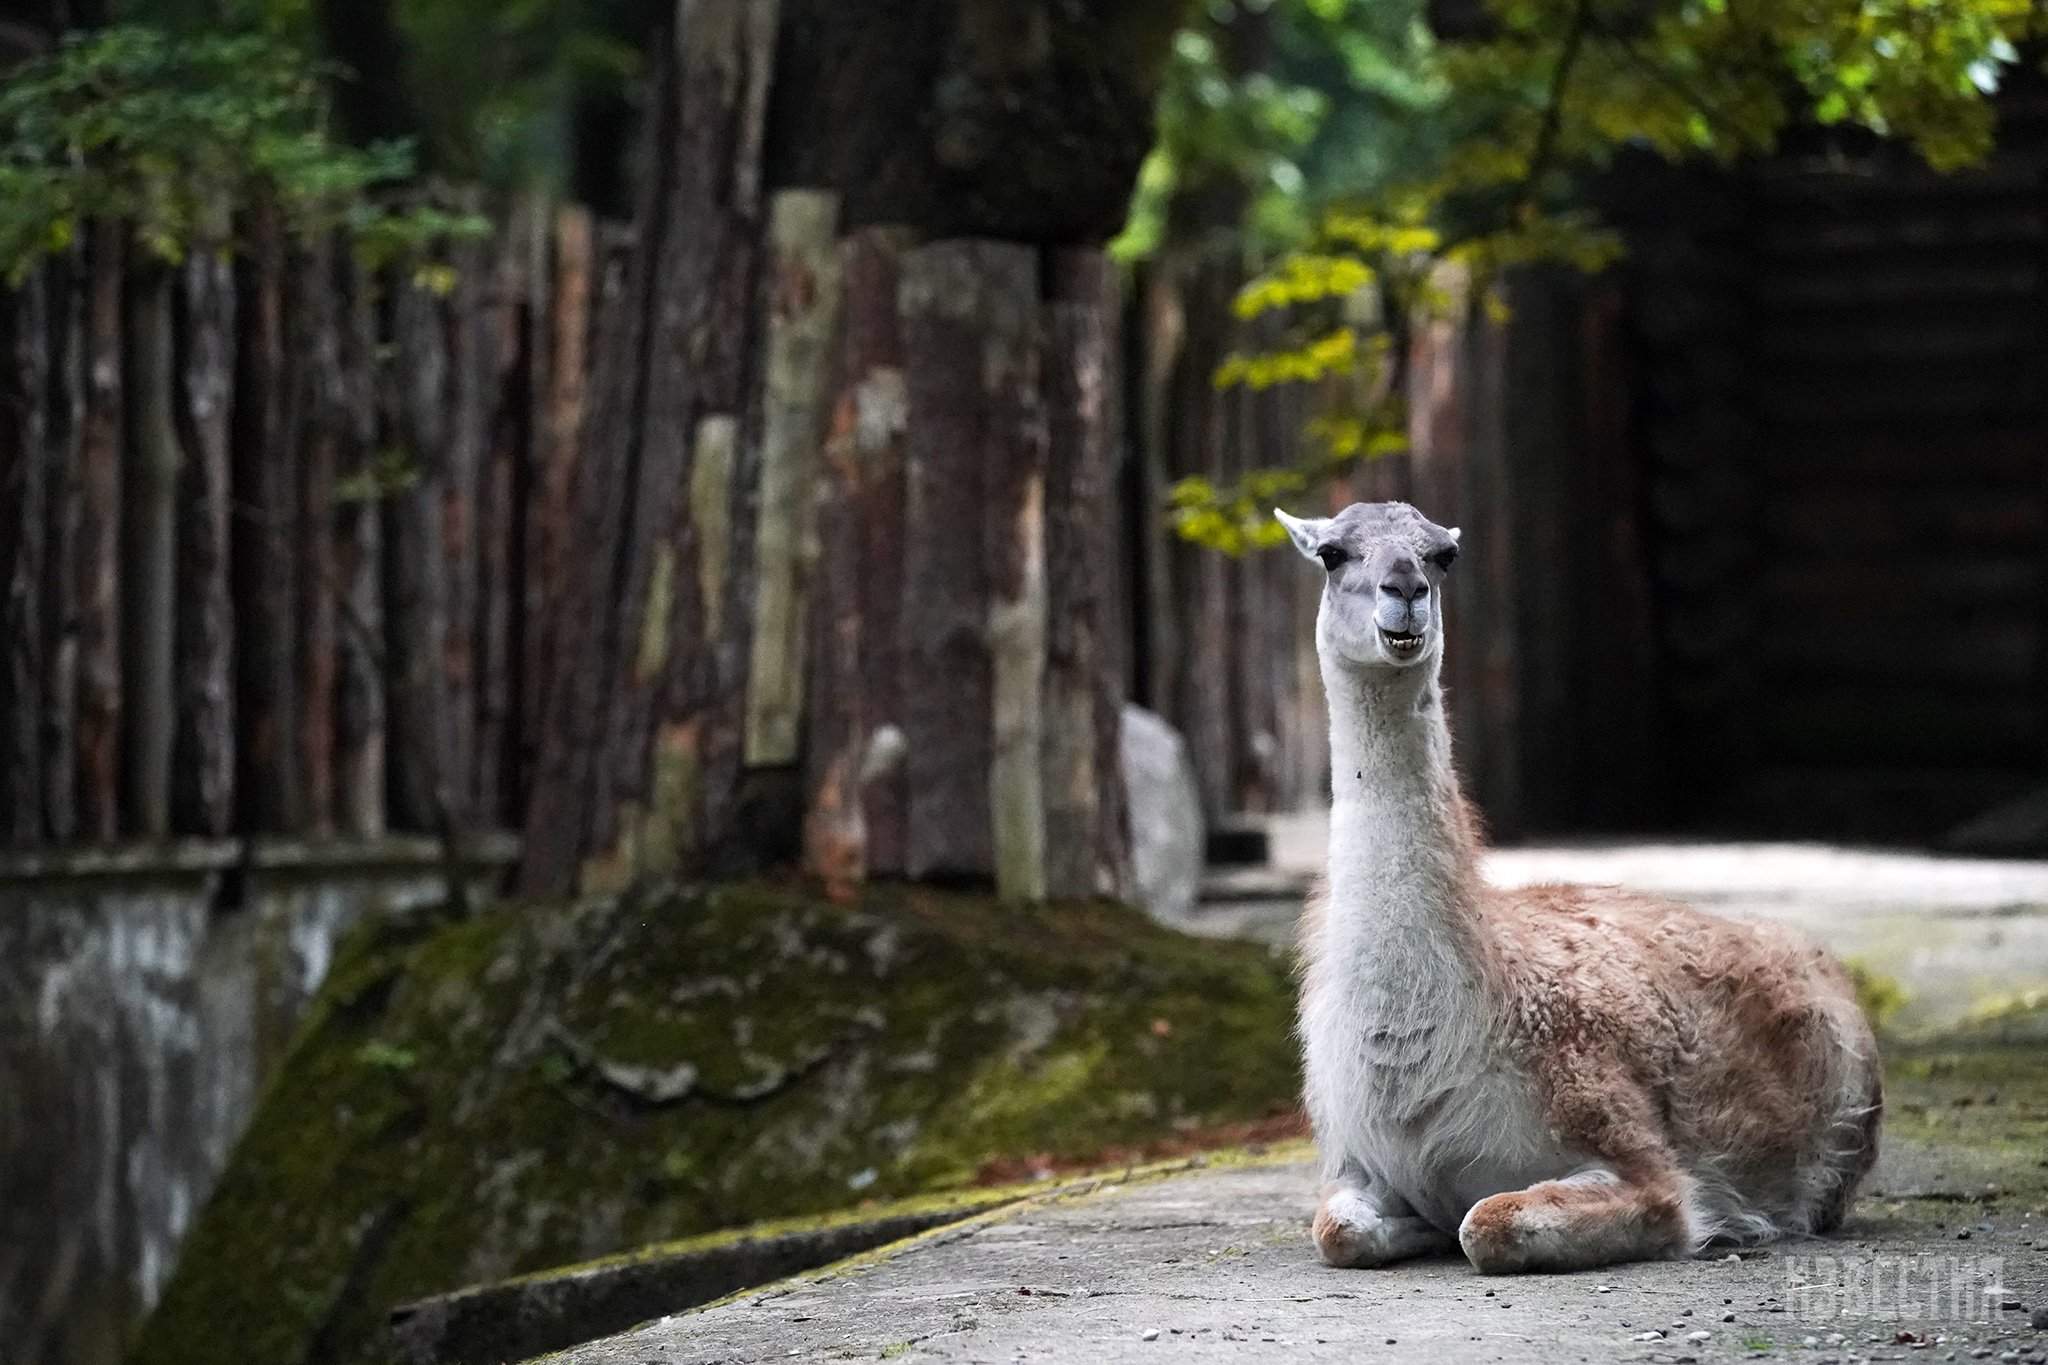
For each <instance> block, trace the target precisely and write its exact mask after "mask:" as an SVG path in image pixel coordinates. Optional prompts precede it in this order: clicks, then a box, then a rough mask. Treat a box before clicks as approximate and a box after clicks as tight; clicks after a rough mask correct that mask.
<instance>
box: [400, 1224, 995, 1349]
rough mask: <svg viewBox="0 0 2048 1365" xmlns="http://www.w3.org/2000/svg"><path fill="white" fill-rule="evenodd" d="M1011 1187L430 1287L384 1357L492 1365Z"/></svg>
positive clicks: (794, 1268)
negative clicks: (433, 1290)
mask: <svg viewBox="0 0 2048 1365" xmlns="http://www.w3.org/2000/svg"><path fill="white" fill-rule="evenodd" d="M1021 1194H1022V1192H1021V1191H1019V1190H1017V1189H1015V1188H1011V1189H1009V1190H988V1191H970V1192H967V1193H963V1194H958V1195H954V1196H951V1197H942V1198H936V1199H921V1200H907V1201H903V1202H901V1203H897V1204H887V1205H883V1206H881V1207H878V1208H875V1209H871V1210H863V1211H861V1212H859V1213H853V1214H840V1215H834V1216H828V1217H825V1218H816V1219H803V1220H797V1221H794V1222H789V1223H779V1224H764V1225H757V1226H755V1227H751V1228H745V1229H740V1230H738V1231H736V1232H728V1233H713V1234H711V1235H709V1236H705V1237H696V1238H691V1239H689V1240H688V1241H684V1242H675V1243H669V1244H666V1245H662V1246H654V1247H648V1248H645V1249H643V1250H640V1251H635V1252H629V1253H627V1254H625V1255H623V1256H612V1257H606V1258H604V1259H602V1260H597V1261H592V1262H589V1263H587V1264H585V1265H580V1266H569V1267H566V1268H563V1269H560V1270H554V1271H543V1272H541V1273H538V1274H534V1275H523V1276H520V1277H518V1278H516V1279H511V1280H502V1281H500V1282H498V1283H496V1284H488V1285H479V1286H477V1287H476V1288H473V1289H464V1290H459V1291H457V1292H455V1293H453V1294H439V1295H436V1296H434V1297H433V1298H429V1299H422V1300H419V1301H418V1302H416V1303H409V1304H404V1305H401V1306H400V1307H398V1308H396V1309H394V1310H393V1311H392V1314H391V1335H392V1344H393V1347H394V1354H395V1355H396V1356H397V1358H398V1360H400V1361H402V1362H404V1365H496V1363H497V1362H500V1361H506V1360H517V1359H521V1358H523V1357H525V1356H529V1355H537V1354H539V1353H540V1352H542V1351H550V1350H554V1349H556V1348H558V1347H563V1346H573V1345H576V1344H577V1343H579V1342H584V1341H589V1340H592V1339H593V1338H596V1337H602V1336H609V1335H611V1334H612V1333H614V1332H619V1331H623V1330H625V1329H626V1328H628V1327H631V1326H633V1325H634V1324H636V1323H640V1322H645V1321H647V1320H648V1319H650V1318H656V1317H660V1316H661V1315H663V1314H665V1313H673V1312H676V1311H678V1310H680V1309H684V1308H694V1307H696V1306H697V1305H698V1304H701V1303H709V1302H710V1301H711V1300H713V1299H716V1298H721V1297H723V1296H725V1295H727V1294H730V1293H732V1292H733V1291H735V1290H738V1289H745V1288H747V1287H748V1286H750V1285H758V1284H765V1283H767V1282H769V1281H770V1280H775V1279H780V1278H782V1277H783V1276H785V1275H792V1274H796V1273H798V1272H799V1271H804V1270H811V1269H815V1268H816V1267H818V1266H822V1265H826V1264H828V1263H830V1262H832V1261H837V1260H839V1259H841V1258H843V1257H847V1256H852V1255H855V1254H857V1253H859V1252H863V1251H867V1250H870V1249H871V1248H874V1247H878V1246H883V1245H886V1244H887V1243H890V1242H895V1241H900V1240H902V1239H903V1238H906V1237H913V1236H916V1235H917V1234H918V1233H920V1232H924V1231H926V1230H928V1229H930V1228H935V1227H943V1226H945V1225H947V1224H949V1223H957V1222H961V1221H962V1220H964V1219H967V1218H971V1217H973V1216H974V1215H975V1214H977V1213H983V1212H986V1211H988V1210H990V1209H993V1208H998V1207H1000V1206H1001V1205H1003V1204H1006V1203H1009V1202H1011V1201H1013V1200H1015V1199H1017V1198H1019V1197H1021Z"/></svg>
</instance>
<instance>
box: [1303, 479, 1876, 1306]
mask: <svg viewBox="0 0 2048 1365" xmlns="http://www.w3.org/2000/svg"><path fill="white" fill-rule="evenodd" d="M1275 515H1276V516H1277V517H1278V518H1279V519H1280V521H1281V522H1282V523H1283V524H1284V525H1285V526H1286V528H1287V531H1288V534H1289V535H1290V536H1291V537H1292V538H1293V541H1294V544H1295V545H1296V547H1297V548H1299V549H1300V551H1301V553H1302V554H1303V555H1305V556H1307V557H1308V558H1310V559H1313V560H1316V561H1318V562H1319V563H1320V564H1321V566H1322V568H1323V570H1324V572H1325V575H1326V581H1325V583H1324V586H1323V596H1322V607H1321V611H1320V613H1319V615H1318V617H1317V621H1316V652H1317V654H1318V655H1319V656H1320V659H1321V662H1322V675H1323V687H1324V690H1325V692H1326V694H1327V698H1328V701H1329V711H1330V770H1331V786H1332V789H1333V790H1332V792H1331V798H1332V799H1331V811H1330V848H1329V867H1328V876H1327V879H1326V882H1325V885H1324V887H1323V888H1322V890H1321V892H1320V893H1319V894H1318V895H1317V896H1316V897H1314V898H1312V899H1311V901H1310V904H1309V908H1308V912H1307V913H1306V915H1305V916H1304V921H1303V929H1302V952H1303V979H1302V990H1301V1013H1300V1033H1301V1040H1302V1045H1303V1052H1304V1062H1305V1071H1306V1079H1307V1105H1308V1111H1309V1119H1310V1123H1311V1126H1312V1127H1313V1129H1314V1133H1315V1140H1316V1144H1317V1147H1318V1149H1319V1152H1320V1155H1321V1162H1322V1179H1323V1181H1324V1184H1323V1189H1322V1199H1321V1204H1320V1207H1319V1208H1318V1209H1317V1211H1316V1215H1315V1221H1314V1225H1313V1236H1314V1239H1315V1244H1316V1247H1317V1249H1318V1250H1319V1251H1320V1252H1321V1254H1322V1257H1323V1259H1324V1260H1326V1261H1327V1262H1329V1263H1330V1264H1331V1265H1333V1266H1380V1265H1386V1264H1388V1263H1390V1262H1393V1261H1397V1260H1400V1259H1402V1258H1404V1257H1410V1256H1416V1255H1421V1254H1424V1253H1428V1252H1432V1251H1439V1250H1448V1249H1449V1248H1450V1247H1451V1246H1452V1245H1453V1240H1454V1239H1455V1243H1456V1245H1457V1246H1459V1247H1461V1248H1462V1249H1463V1251H1464V1253H1465V1256H1466V1258H1467V1259H1468V1260H1470V1261H1471V1263H1472V1264H1473V1266H1474V1267H1476V1268H1477V1269H1478V1270H1480V1271H1481V1272H1484V1273H1487V1274H1499V1273H1505V1272H1514V1271H1562V1270H1577V1269H1584V1268H1588V1267H1592V1266H1598V1265H1605V1264H1608V1263H1611V1262H1616V1261H1630V1260H1655V1259H1662V1258H1674V1257H1684V1256H1690V1255H1692V1254H1693V1253H1695V1252H1696V1251H1698V1250H1699V1248H1701V1247H1702V1246H1703V1245H1705V1244H1706V1243H1708V1242H1709V1241H1716V1240H1719V1241H1733V1242H1755V1241H1762V1240H1766V1239H1769V1238H1772V1237H1776V1236H1780V1235H1783V1234H1788V1233H1807V1232H1823V1231H1827V1230H1829V1229H1831V1228H1833V1227H1834V1226H1836V1225H1837V1224H1838V1223H1840V1222H1841V1220H1842V1217H1843V1215H1844V1214H1845V1213H1846V1211H1847V1209H1848V1206H1849V1202H1850V1200H1851V1198H1852V1197H1853V1196H1854V1194H1855V1190H1856V1186H1857V1184H1858V1182H1859V1181H1861V1180H1862V1178H1863V1176H1864V1175H1865V1173H1867V1172H1868V1171H1869V1169H1870V1166H1871V1164H1872V1162H1874V1161H1875V1160H1876V1157H1877V1127H1878V1117H1879V1114H1880V1111H1881V1109H1882V1105H1883V1097H1882V1092H1881V1089H1880V1076H1879V1070H1878V1059H1877V1047H1876V1042H1875V1039H1874V1038H1873V1037H1872V1034H1871V1031H1870V1026H1869V1024H1868V1022H1867V1021H1866V1020H1865V1018H1864V1016H1863V1013H1862V1011H1861V1009H1860V1008H1859V1007H1858V1005H1857V1003H1856V1000H1855V997H1854V993H1853V991H1852V989H1851V986H1850V983H1849V979H1848V977H1847V974H1846V973H1844V972H1843V970H1842V969H1841V967H1840V966H1838V965H1837V964H1836V963H1835V962H1834V961H1833V960H1832V959H1830V958H1829V957H1828V956H1827V955H1826V954H1825V953H1823V952H1822V951H1820V950H1819V949H1817V948H1815V947H1813V946H1811V945H1809V944H1807V943H1805V942H1803V941H1800V940H1799V939H1797V938H1796V937H1794V936H1793V935H1791V934H1789V933H1787V932H1784V931H1782V930H1779V929H1777V928H1775V927H1769V926H1759V925H1745V924H1737V923H1734V922H1731V921H1727V920H1723V919H1720V918H1717V917H1715V916H1712V915H1707V914H1702V913H1700V912H1697V911H1694V910H1691V909H1689V908H1687V907H1685V906H1681V905H1674V904H1671V903H1669V902H1665V901H1659V900H1656V899H1653V898H1650V897H1645V896H1639V895H1634V894H1631V893H1628V892H1624V891H1620V890H1616V889H1612V888H1595V887H1578V886H1538V887H1530V888H1527V889H1524V890H1520V891H1503V890H1496V889H1493V888H1490V887H1488V886H1487V885H1486V883H1485V882H1484V881H1483V880H1482V878H1481V876H1480V872H1479V866H1478V853H1479V846H1480V836H1479V833H1478V829H1477V823H1476V820H1475V818H1474V815H1473V812H1472V809H1471V807H1470V806H1468V805H1467V804H1466V801H1465V798H1464V795H1463V793H1462V792H1461V791H1460V790H1459V787H1458V779H1457V775H1456V774H1455V773H1454V772H1453V770H1452V766H1451V736H1450V729H1449V727H1448V725H1447V724H1446V722H1445V718H1444V703H1443V694H1442V689H1441V687H1440V686H1439V682H1438V675H1439V672H1440V670H1441V666H1442V662H1443V648H1444V630H1443V606H1442V602H1443V585H1444V577H1445V575H1446V574H1447V573H1448V572H1449V571H1450V568H1451V565H1452V562H1453V561H1454V560H1455V559H1456V558H1457V554H1458V532H1457V531H1456V530H1447V529H1445V528H1444V527H1441V526H1438V525H1436V524H1435V523H1433V522H1431V521H1429V520H1428V519H1427V518H1425V517H1424V516H1422V514H1421V513H1419V512H1417V511H1416V510H1415V509H1414V508H1412V507H1410V506H1408V505H1407V504H1405V503H1375V504H1365V503H1357V504H1353V505H1352V506H1350V507H1347V508H1345V509H1344V510H1343V511H1342V512H1340V513H1338V514H1337V515H1336V516H1333V517H1329V518H1321V519H1307V520H1305V519H1300V518H1296V517H1291V516H1288V515H1287V514H1286V513H1285V512H1277V511H1276V513H1275Z"/></svg>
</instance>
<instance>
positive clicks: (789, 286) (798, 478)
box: [746, 190, 840, 768]
mask: <svg viewBox="0 0 2048 1365" xmlns="http://www.w3.org/2000/svg"><path fill="white" fill-rule="evenodd" d="M838 221H839V199H838V196H836V195H832V194H825V193H821V192H819V191H816V190H784V191H782V192H781V193H779V194H777V195H776V196H775V198H774V201H773V204H772V206H771V207H770V209H769V217H768V253H769V257H768V299H769V305H768V329H767V331H768V338H767V374H766V379H765V387H764V396H763V400H762V409H763V411H762V431H761V485H760V489H761V491H760V501H759V508H760V510H759V513H758V514H757V518H756V521H755V532H754V631H753V641H752V643H753V652H752V656H751V659H750V661H749V664H748V669H747V676H748V683H749V686H748V688H747V712H746V723H747V737H746V763H747V766H748V767H750V768H781V767H788V766H790V765H792V764H794V763H795V762H796V761H797V755H798V748H797V745H798V740H799V738H800V735H801V731H802V726H801V719H802V716H803V703H804V669H805V654H806V650H805V645H806V643H807V641H806V638H805V599H806V595H807V593H808V591H809V582H808V580H809V577H810V570H811V563H812V560H813V559H814V558H815V557H816V540H817V516H816V513H817V497H816V480H817V478H818V473H819V471H818V458H817V452H818V441H819V438H820V436H821V435H822V434H823V429H824V407H825V394H826V390H827V384H828V381H829V378H830V372H831V362H832V356H831V346H832V341H833V334H834V329H835V328H836V327H837V326H838V321H839V293H840V277H839V258H838V254H837V251H836V249H835V247H834V239H835V237H836V235H837V229H838Z"/></svg>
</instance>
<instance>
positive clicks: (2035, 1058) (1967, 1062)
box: [1884, 1026, 2048, 1201]
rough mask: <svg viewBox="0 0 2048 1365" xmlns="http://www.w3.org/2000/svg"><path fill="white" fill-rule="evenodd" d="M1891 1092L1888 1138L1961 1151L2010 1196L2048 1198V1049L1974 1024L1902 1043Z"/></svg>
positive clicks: (1891, 1070)
mask: <svg viewBox="0 0 2048 1365" xmlns="http://www.w3.org/2000/svg"><path fill="white" fill-rule="evenodd" d="M1885 1090H1886V1093H1885V1126H1884V1132H1885V1136H1886V1138H1887V1139H1903V1140H1906V1141H1909V1142H1913V1143H1917V1144H1920V1145H1923V1146H1925V1147H1928V1148H1932V1149H1935V1150H1938V1151H1941V1152H1944V1153H1953V1154H1954V1159H1955V1162H1956V1163H1957V1164H1958V1166H1959V1167H1962V1168H1967V1169H1970V1170H1973V1171H1976V1172H1980V1173H1982V1174H1983V1175H1984V1176H1985V1178H1986V1179H1991V1180H1995V1183H1996V1184H1997V1185H1998V1187H1999V1188H2000V1189H2001V1190H2002V1191H2003V1192H2004V1193H2005V1194H2007V1195H2009V1196H2012V1197H2016V1198H2019V1199H2021V1200H2034V1201H2039V1200H2041V1199H2043V1198H2048V1166H2044V1164H2043V1160H2044V1157H2043V1154H2044V1153H2048V1050H2044V1049H2042V1048H2041V1047H2040V1046H2039V1045H2038V1044H2036V1043H2033V1042H2030V1041H2005V1040H2002V1039H2001V1038H2000V1037H1999V1036H1998V1035H1997V1033H1996V1032H1995V1031H1993V1032H1990V1033H1987V1032H1986V1028H1985V1026H1972V1027H1967V1028H1964V1029H1959V1030H1957V1031H1955V1032H1953V1033H1950V1034H1948V1035H1946V1036H1944V1037H1943V1038H1940V1039H1937V1040H1934V1041H1930V1042H1925V1043H1919V1044H1915V1045H1913V1046H1911V1047H1905V1048H1897V1049H1894V1050H1893V1052H1892V1054H1891V1055H1890V1056H1889V1057H1888V1059H1887V1064H1886V1067H1885Z"/></svg>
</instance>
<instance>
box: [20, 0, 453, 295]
mask: <svg viewBox="0 0 2048 1365" xmlns="http://www.w3.org/2000/svg"><path fill="white" fill-rule="evenodd" d="M326 75H327V73H326V72H324V71H323V70H322V69H321V68H320V67H318V66H317V65H316V64H314V63H313V62H311V61H310V60H308V59H307V58H305V57H304V56H303V55H302V54H301V53H300V52H299V51H298V50H297V49H296V48H294V47H293V46H291V45H289V44H286V43H282V42H280V41H278V40H276V39H273V38H271V37H268V36H266V35H264V34H261V33H255V32H246V33H235V34H228V35H212V36H205V35H199V36H193V37H172V36H170V35H168V34H166V33H165V32H163V31H161V30H158V29H153V28H146V27H140V26H124V27H116V28H109V29H103V30H100V31H98V32H95V33H90V34H79V35H73V36H71V37H69V38H67V39H66V40H65V42H64V43H63V44H62V45H61V46H60V47H59V48H58V49H57V50H56V51H55V52H53V53H51V54H49V55H48V56H45V57H43V58H40V59H38V60H36V61H34V62H31V63H29V64H28V65H26V66H24V67H22V68H20V69H17V70H16V71H14V72H12V73H11V74H10V75H9V77H8V79H7V82H6V84H5V86H4V87H0V270H4V271H5V272H6V273H7V274H8V276H9V277H10V278H13V279H17V280H18V279H19V278H20V277H21V276H23V275H24V274H26V273H27V271H28V270H29V269H30V268H32V267H33V266H34V264H35V263H36V261H37V260H39V259H40V258H41V257H42V256H44V255H46V254H49V253H51V252H58V251H63V250H65V249H67V248H68V247H69V246H70V245H71V243H72V242H73V241H74V240H76V239H77V237H78V236H79V232H80V229H81V226H82V225H83V224H84V223H85V222H87V221H89V220H91V219H95V218H104V219H113V220H118V221H121V222H124V223H127V224H129V225H131V227H132V229H133V232H134V235H135V239H136V241H137V243H138V244H139V245H140V246H141V247H142V248H143V249H144V250H146V251H147V252H148V253H149V254H151V255H153V256H155V257H156V258H158V259H160V260H163V261H166V262H175V261H177V260H179V259H180V258H181V257H182V256H183V255H184V254H185V253H186V252H187V251H189V250H190V249H192V248H193V247H194V246H196V245H213V244H225V243H226V241H227V234H228V231H229V224H230V218H231V215H232V213H233V212H234V211H235V210H237V209H239V208H243V207H246V206H249V205H252V204H256V203H268V204H271V205H274V206H275V207H276V208H277V209H278V210H279V211H280V212H281V213H282V214H283V215H284V218H285V222H286V226H287V228H288V230H289V231H291V232H293V233H295V234H298V235H312V234H315V233H318V232H322V231H326V230H330V229H344V230H346V231H348V232H349V233H350V234H351V235H352V236H353V237H354V239H355V240H356V241H357V243H358V245H359V247H361V248H362V249H363V250H364V251H365V252H366V254H369V255H371V256H373V257H380V258H381V257H389V256H392V255H395V254H398V253H401V252H404V251H407V250H410V249H413V248H416V247H420V246H423V245H426V244H429V243H431V242H433V241H435V240H437V239H440V238H443V237H447V236H451V235H458V234H467V233H471V232H475V231H477V230H479V225H478V224H477V223H476V222H475V221H474V220H472V219H471V218H469V217H467V216H465V215H461V214H457V213H453V212H450V211H447V210H444V209H441V208H438V207H435V206H433V205H431V204H426V203H420V202H415V203H412V204H410V205H405V206H398V205H395V204H393V203H391V202H388V196H387V194H386V192H388V191H393V190H395V189H397V188H398V187H399V186H401V185H403V184H405V183H406V182H407V180H408V178H409V177H410V176H411V173H412V166H413V163H412V154H411V151H410V149H409V148H408V147H406V146H405V145H403V144H399V143H385V144H381V145H378V146H372V147H365V148H354V147H347V146H343V145H341V144H340V143H338V142H337V141H336V140H335V139H333V138H332V137H330V136H329V134H328V133H327V131H326V118H325V108H326V105H325V97H324V94H323V81H324V79H325V77H326Z"/></svg>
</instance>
